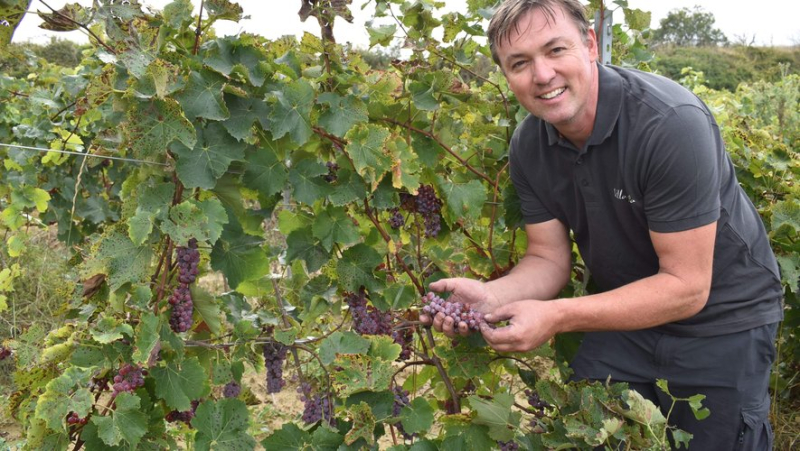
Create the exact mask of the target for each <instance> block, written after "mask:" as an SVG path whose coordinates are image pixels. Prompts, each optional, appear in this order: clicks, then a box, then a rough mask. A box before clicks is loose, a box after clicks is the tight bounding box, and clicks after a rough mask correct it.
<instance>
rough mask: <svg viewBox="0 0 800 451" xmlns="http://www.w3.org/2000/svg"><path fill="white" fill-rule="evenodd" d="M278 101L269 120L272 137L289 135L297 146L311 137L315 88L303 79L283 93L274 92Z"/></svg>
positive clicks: (287, 87)
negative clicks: (311, 116)
mask: <svg viewBox="0 0 800 451" xmlns="http://www.w3.org/2000/svg"><path fill="white" fill-rule="evenodd" d="M273 94H274V95H275V98H276V99H277V101H276V102H275V104H274V106H273V108H272V114H270V116H269V118H270V121H271V123H272V125H271V127H272V136H273V137H274V138H275V139H280V138H281V137H283V136H284V135H286V134H287V133H288V134H289V136H291V138H292V141H294V142H295V143H296V144H297V145H303V144H305V143H306V141H308V138H309V136H311V118H310V115H311V110H312V109H313V108H314V97H315V91H314V87H313V86H311V84H310V83H308V82H307V81H305V80H303V79H299V80H295V81H292V82H289V83H287V84H286V85H285V87H284V88H283V90H282V91H275V92H273Z"/></svg>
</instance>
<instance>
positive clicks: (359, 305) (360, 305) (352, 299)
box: [345, 289, 392, 335]
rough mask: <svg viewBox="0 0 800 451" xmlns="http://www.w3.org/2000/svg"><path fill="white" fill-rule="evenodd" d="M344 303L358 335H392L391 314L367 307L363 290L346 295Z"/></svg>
mask: <svg viewBox="0 0 800 451" xmlns="http://www.w3.org/2000/svg"><path fill="white" fill-rule="evenodd" d="M345 301H346V302H347V305H348V306H350V315H351V316H352V317H353V327H355V329H356V332H358V334H359V335H389V334H391V333H392V314H391V313H389V312H382V311H380V310H378V309H377V308H375V307H374V306H372V305H367V294H366V292H365V291H364V290H363V289H362V290H359V292H358V293H347V295H346V296H345Z"/></svg>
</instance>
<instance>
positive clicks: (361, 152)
mask: <svg viewBox="0 0 800 451" xmlns="http://www.w3.org/2000/svg"><path fill="white" fill-rule="evenodd" d="M389 135H390V133H389V130H387V129H386V128H384V127H381V126H378V125H374V124H368V125H365V124H357V125H356V126H355V127H353V128H351V129H350V131H349V132H347V135H346V139H347V140H348V141H349V144H348V145H347V148H346V149H347V153H348V155H350V158H352V159H353V165H354V166H355V168H356V172H358V174H359V175H361V176H362V177H363V178H364V180H366V181H367V182H368V183H370V184H371V185H375V184H377V183H378V182H379V181H380V179H381V178H382V177H383V175H384V174H385V173H386V172H388V171H389V169H390V168H391V164H392V160H391V159H390V158H389V155H388V153H387V151H386V148H385V143H386V139H387V138H388V137H389Z"/></svg>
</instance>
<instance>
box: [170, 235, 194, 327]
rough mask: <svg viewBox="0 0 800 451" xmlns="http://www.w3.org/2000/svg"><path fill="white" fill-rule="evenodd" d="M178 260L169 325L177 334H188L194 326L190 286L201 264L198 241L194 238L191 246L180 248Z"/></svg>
mask: <svg viewBox="0 0 800 451" xmlns="http://www.w3.org/2000/svg"><path fill="white" fill-rule="evenodd" d="M177 258H178V286H177V287H176V288H175V290H174V291H173V292H172V296H170V298H169V303H170V304H171V305H172V314H171V315H170V318H169V325H170V327H171V328H172V330H173V331H175V332H178V333H180V332H186V331H187V330H189V328H190V327H191V326H192V312H193V310H194V304H193V302H192V292H191V290H190V289H189V285H191V284H192V283H194V281H195V280H196V279H197V274H198V269H197V264H198V263H199V262H200V252H199V251H198V250H197V240H196V239H194V238H192V239H190V240H189V245H188V246H186V247H179V248H178V250H177Z"/></svg>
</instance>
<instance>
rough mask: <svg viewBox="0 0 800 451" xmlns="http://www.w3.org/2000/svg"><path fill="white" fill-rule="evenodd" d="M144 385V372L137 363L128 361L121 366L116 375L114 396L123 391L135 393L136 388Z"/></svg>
mask: <svg viewBox="0 0 800 451" xmlns="http://www.w3.org/2000/svg"><path fill="white" fill-rule="evenodd" d="M143 385H144V373H143V371H142V369H141V368H139V367H138V366H137V365H131V364H130V363H126V364H124V365H122V366H121V367H120V368H119V372H118V373H117V375H116V376H114V385H113V386H112V388H113V389H114V392H113V393H112V396H117V395H118V394H120V393H122V392H128V393H133V392H134V390H136V389H137V388H139V387H141V386H143Z"/></svg>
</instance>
